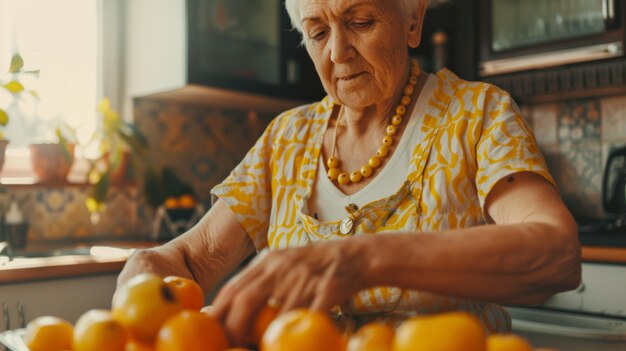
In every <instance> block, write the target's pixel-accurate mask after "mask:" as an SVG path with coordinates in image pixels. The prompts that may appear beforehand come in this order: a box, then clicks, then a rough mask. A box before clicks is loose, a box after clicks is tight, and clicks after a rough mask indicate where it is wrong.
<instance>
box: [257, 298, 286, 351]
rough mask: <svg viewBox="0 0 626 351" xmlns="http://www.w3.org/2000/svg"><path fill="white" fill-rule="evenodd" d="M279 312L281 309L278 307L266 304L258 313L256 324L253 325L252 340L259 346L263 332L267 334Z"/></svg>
mask: <svg viewBox="0 0 626 351" xmlns="http://www.w3.org/2000/svg"><path fill="white" fill-rule="evenodd" d="M278 312H279V310H278V308H276V307H272V306H265V307H263V308H262V309H261V311H260V312H259V314H257V316H256V319H255V320H254V325H253V326H252V341H253V342H254V345H256V346H258V345H260V344H261V339H262V338H263V334H265V331H266V330H267V327H269V325H270V323H272V321H274V319H276V317H277V316H278Z"/></svg>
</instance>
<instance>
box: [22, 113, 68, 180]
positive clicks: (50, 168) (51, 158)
mask: <svg viewBox="0 0 626 351" xmlns="http://www.w3.org/2000/svg"><path fill="white" fill-rule="evenodd" d="M55 135H56V138H57V141H56V142H42V143H33V144H30V145H28V147H29V149H30V158H31V162H32V165H33V171H34V172H35V175H37V181H38V182H39V183H41V184H63V183H66V182H67V176H68V174H69V173H70V170H71V168H72V165H73V164H74V149H75V147H76V131H75V130H74V129H73V128H71V127H70V126H69V125H67V124H65V123H63V122H61V123H60V125H59V126H58V127H57V128H55Z"/></svg>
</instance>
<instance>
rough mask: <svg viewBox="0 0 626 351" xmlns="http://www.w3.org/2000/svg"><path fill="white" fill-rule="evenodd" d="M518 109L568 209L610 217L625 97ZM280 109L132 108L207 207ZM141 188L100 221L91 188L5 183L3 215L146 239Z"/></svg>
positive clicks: (56, 230) (80, 232) (158, 158)
mask: <svg viewBox="0 0 626 351" xmlns="http://www.w3.org/2000/svg"><path fill="white" fill-rule="evenodd" d="M520 107H521V110H522V111H523V113H524V114H525V117H526V119H527V121H528V122H529V124H530V125H531V126H532V128H533V130H534V132H535V136H536V138H537V141H538V143H539V145H540V147H541V149H542V150H543V152H544V155H545V157H546V160H547V162H548V165H549V167H550V171H551V173H552V174H553V176H554V178H555V180H556V182H557V183H558V186H559V190H560V192H561V195H562V197H563V199H564V201H565V202H566V204H567V206H568V207H569V208H570V210H571V211H572V212H573V213H574V215H575V216H577V217H584V218H597V217H602V216H604V213H603V210H602V200H601V194H602V189H601V187H602V176H603V170H604V167H605V163H606V159H607V157H608V153H609V152H610V151H611V150H612V149H614V148H617V147H621V146H624V145H626V96H618V97H607V98H600V99H587V100H574V101H565V102H558V103H547V104H537V105H523V106H520ZM277 112H278V111H275V112H263V113H257V112H256V111H254V110H250V109H249V108H236V107H235V108H232V107H231V108H225V107H216V106H210V105H209V104H194V103H189V102H181V101H172V100H168V99H160V98H155V97H154V96H152V97H144V98H137V99H135V110H134V114H135V123H136V124H137V126H138V128H139V129H140V130H141V131H142V132H143V133H144V134H145V135H146V136H147V137H148V141H149V145H150V156H149V157H150V162H151V163H152V165H153V166H155V167H156V168H157V169H158V168H161V167H164V166H168V167H170V168H171V169H173V170H174V171H175V173H176V174H177V176H178V177H179V178H181V180H183V181H184V182H186V183H187V184H189V185H191V186H192V188H193V189H194V191H195V192H196V195H197V196H198V198H199V200H200V201H201V202H203V203H204V204H208V202H209V200H210V199H209V191H210V189H211V187H213V186H214V185H215V184H217V183H219V182H220V181H222V180H223V179H224V178H225V177H226V176H227V175H228V174H229V172H230V171H231V170H232V169H233V167H234V166H235V165H236V164H237V163H238V162H239V161H240V160H241V159H242V157H243V156H244V155H245V153H246V152H247V151H248V150H249V148H250V147H251V146H252V145H253V144H254V142H255V141H256V139H257V138H258V136H259V135H260V134H261V133H262V131H263V130H264V128H265V127H266V126H267V124H268V123H269V121H270V120H271V119H272V118H273V117H274V116H275V115H276V114H277ZM140 189H141V184H138V185H135V186H124V187H117V188H114V189H112V191H111V192H110V193H109V198H108V200H107V207H106V210H105V212H104V213H103V214H102V217H101V219H100V221H99V222H97V223H94V222H93V221H92V220H91V218H90V214H89V212H88V211H87V209H86V207H85V199H86V197H87V194H88V193H89V191H90V188H89V187H87V186H84V185H83V186H81V185H72V186H67V187H45V186H0V214H4V213H6V210H7V209H8V207H9V205H10V204H11V203H12V202H14V201H15V202H16V203H17V204H18V205H19V208H20V210H21V211H22V213H23V214H24V217H25V220H26V221H27V222H28V223H29V241H30V242H46V241H59V240H61V241H63V240H66V241H67V240H80V239H82V238H89V239H94V238H96V239H97V238H107V239H111V238H125V239H146V238H148V237H149V235H150V233H149V232H150V229H151V223H152V218H153V212H152V210H151V209H150V208H148V207H147V206H146V205H144V204H143V202H142V201H141V198H142V194H141V193H142V192H141V191H140ZM0 239H1V237H0Z"/></svg>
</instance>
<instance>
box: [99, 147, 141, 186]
mask: <svg viewBox="0 0 626 351" xmlns="http://www.w3.org/2000/svg"><path fill="white" fill-rule="evenodd" d="M109 158H110V157H109V154H106V155H104V161H105V162H106V163H107V164H109ZM109 167H111V166H109ZM109 177H110V178H109V182H110V183H111V184H116V185H121V184H129V183H133V182H134V181H135V169H134V165H133V155H131V154H130V152H127V151H124V152H123V153H122V154H121V159H120V160H118V163H117V165H116V167H114V168H112V169H111V173H110V174H109Z"/></svg>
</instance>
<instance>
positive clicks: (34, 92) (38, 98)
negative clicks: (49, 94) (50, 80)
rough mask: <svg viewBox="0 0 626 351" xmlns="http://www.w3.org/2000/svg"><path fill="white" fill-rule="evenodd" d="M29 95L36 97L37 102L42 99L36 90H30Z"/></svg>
mask: <svg viewBox="0 0 626 351" xmlns="http://www.w3.org/2000/svg"><path fill="white" fill-rule="evenodd" d="M28 93H29V94H30V95H31V96H32V97H34V98H35V99H36V100H41V98H40V97H39V93H38V92H36V91H34V90H29V91H28Z"/></svg>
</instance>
